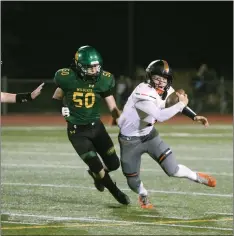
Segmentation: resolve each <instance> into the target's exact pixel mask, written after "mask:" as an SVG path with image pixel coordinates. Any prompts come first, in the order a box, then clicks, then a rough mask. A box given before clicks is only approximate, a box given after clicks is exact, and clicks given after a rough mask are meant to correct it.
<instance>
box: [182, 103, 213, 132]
mask: <svg viewBox="0 0 234 236" xmlns="http://www.w3.org/2000/svg"><path fill="white" fill-rule="evenodd" d="M182 114H184V115H186V116H188V117H189V118H191V119H192V120H194V121H197V122H199V123H201V124H203V125H204V126H205V127H208V126H209V122H208V120H207V118H206V117H204V116H199V115H197V114H196V113H195V112H194V111H193V110H192V109H191V108H189V107H188V106H186V107H185V108H184V109H183V111H182Z"/></svg>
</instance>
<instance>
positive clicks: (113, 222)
mask: <svg viewBox="0 0 234 236" xmlns="http://www.w3.org/2000/svg"><path fill="white" fill-rule="evenodd" d="M2 214H8V215H11V216H26V217H31V218H33V217H34V218H38V219H39V218H43V219H51V220H55V221H56V220H64V221H65V220H77V221H86V222H106V223H111V224H77V223H75V224H71V223H70V224H66V225H35V226H19V227H2V230H7V229H10V230H14V229H17V230H19V229H36V228H67V227H92V226H97V227H102V226H104V227H107V226H118V225H122V226H129V225H152V226H169V227H187V228H200V229H212V230H225V231H229V230H233V229H232V228H218V227H206V226H192V225H176V224H174V223H172V222H175V223H178V222H177V221H158V222H157V221H155V222H138V221H123V220H109V219H90V218H85V217H56V216H47V215H31V214H18V213H2ZM231 220H233V218H226V219H220V220H217V219H213V220H212V219H210V220H200V221H199V219H197V220H193V221H195V222H211V221H216V222H217V221H231ZM186 222H187V223H189V222H188V221H185V220H183V221H180V223H186ZM190 223H191V222H190Z"/></svg>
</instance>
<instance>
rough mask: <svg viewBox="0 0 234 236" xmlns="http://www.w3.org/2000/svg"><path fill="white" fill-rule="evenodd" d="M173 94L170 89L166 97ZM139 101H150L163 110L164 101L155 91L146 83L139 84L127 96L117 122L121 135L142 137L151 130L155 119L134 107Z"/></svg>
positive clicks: (172, 90)
mask: <svg viewBox="0 0 234 236" xmlns="http://www.w3.org/2000/svg"><path fill="white" fill-rule="evenodd" d="M173 92H174V89H173V88H172V87H170V89H169V90H168V95H167V97H168V96H169V95H170V94H171V93H173ZM141 101H152V102H153V103H155V105H156V106H157V107H158V108H160V109H163V108H165V101H166V99H165V100H162V98H161V96H160V95H159V94H158V93H157V91H156V90H155V89H154V88H153V87H152V86H150V85H149V84H148V83H140V84H139V85H138V86H137V87H136V88H135V89H134V91H133V92H132V94H131V95H130V96H129V98H128V100H127V103H126V104H125V106H124V109H123V112H122V114H121V116H120V118H119V120H118V126H119V128H120V132H121V134H123V135H126V136H142V135H147V134H149V133H150V131H151V130H152V129H153V124H154V123H155V119H154V118H153V117H152V116H150V115H148V114H146V113H145V112H143V111H141V110H139V109H137V108H136V107H135V104H136V103H138V102H141Z"/></svg>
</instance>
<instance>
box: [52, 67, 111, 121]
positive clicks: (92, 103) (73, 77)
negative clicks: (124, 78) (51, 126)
mask: <svg viewBox="0 0 234 236" xmlns="http://www.w3.org/2000/svg"><path fill="white" fill-rule="evenodd" d="M54 81H55V83H56V84H57V85H58V86H59V87H60V88H61V89H62V90H63V92H64V95H65V101H66V105H67V106H68V108H69V110H70V116H69V117H66V118H65V119H66V120H67V121H69V122H70V123H72V124H77V125H85V124H89V123H92V122H94V121H96V120H97V119H99V118H100V107H101V99H102V97H105V96H108V94H111V93H109V91H111V90H112V89H113V88H114V86H115V80H114V77H113V75H112V74H111V73H109V72H106V71H103V72H102V74H101V76H100V77H99V78H98V80H97V82H96V83H94V84H93V83H92V82H89V81H84V80H82V79H81V78H79V77H78V75H77V74H76V73H75V72H74V71H73V70H72V69H68V68H64V69H60V70H58V71H57V72H56V73H55V77H54Z"/></svg>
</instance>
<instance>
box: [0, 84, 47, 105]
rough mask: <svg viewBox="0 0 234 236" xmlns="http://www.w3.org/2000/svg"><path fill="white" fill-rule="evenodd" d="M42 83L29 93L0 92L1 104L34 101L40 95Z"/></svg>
mask: <svg viewBox="0 0 234 236" xmlns="http://www.w3.org/2000/svg"><path fill="white" fill-rule="evenodd" d="M43 85H44V83H42V84H40V85H39V86H38V87H37V88H36V89H35V90H34V91H33V92H31V93H4V92H1V103H22V102H29V101H32V100H34V99H35V98H36V97H38V96H39V95H40V94H41V90H42V88H43Z"/></svg>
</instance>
